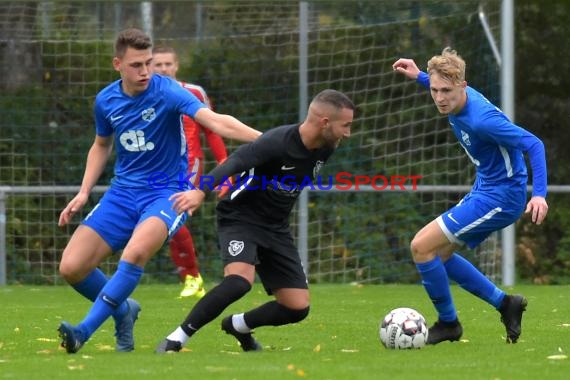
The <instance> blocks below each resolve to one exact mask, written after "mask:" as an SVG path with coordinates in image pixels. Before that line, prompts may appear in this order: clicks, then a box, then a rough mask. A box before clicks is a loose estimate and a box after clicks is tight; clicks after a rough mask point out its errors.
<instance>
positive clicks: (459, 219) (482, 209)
mask: <svg viewBox="0 0 570 380" xmlns="http://www.w3.org/2000/svg"><path fill="white" fill-rule="evenodd" d="M525 206H526V185H525V186H524V187H523V186H517V187H514V186H505V187H495V188H493V189H486V190H473V191H471V192H470V193H469V194H467V195H466V196H465V197H464V198H463V199H462V200H461V201H460V202H459V203H458V204H457V205H456V206H455V207H452V208H451V209H449V210H447V211H446V212H444V213H443V214H441V215H440V216H439V217H438V218H437V219H436V221H437V223H438V224H439V226H440V228H441V229H442V230H443V233H445V235H446V236H447V238H448V239H449V241H450V242H452V243H455V244H458V245H463V244H466V245H467V246H468V247H469V248H475V247H476V246H478V245H479V244H481V242H483V241H484V240H485V239H486V238H487V237H488V236H489V235H490V234H491V233H493V232H495V231H498V230H500V229H503V228H505V227H507V226H509V225H511V224H513V223H514V222H516V221H517V220H518V219H519V218H520V216H521V215H522V213H523V211H524V209H525Z"/></svg>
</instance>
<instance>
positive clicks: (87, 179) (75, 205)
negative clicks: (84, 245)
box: [58, 136, 113, 227]
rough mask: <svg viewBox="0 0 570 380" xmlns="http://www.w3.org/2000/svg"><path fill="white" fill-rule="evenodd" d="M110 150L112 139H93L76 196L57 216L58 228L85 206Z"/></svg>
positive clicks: (98, 137)
mask: <svg viewBox="0 0 570 380" xmlns="http://www.w3.org/2000/svg"><path fill="white" fill-rule="evenodd" d="M112 149H113V140H112V137H101V136H96V137H95V141H94V142H93V145H92V146H91V148H90V149H89V153H88V154H87V163H86V164H85V172H84V174H83V181H82V182H81V188H80V189H79V192H78V193H77V195H76V196H75V197H74V198H73V199H72V200H71V201H70V202H69V203H68V204H67V206H66V207H65V208H64V209H63V211H62V212H61V214H59V221H58V226H60V227H62V226H65V225H66V224H67V223H69V221H70V220H71V219H72V218H73V216H74V215H75V214H77V212H79V210H81V209H82V208H83V206H85V204H86V203H87V200H88V199H89V194H90V193H91V190H92V189H93V187H94V186H95V185H96V184H97V181H98V180H99V177H100V176H101V173H103V170H105V165H106V164H107V161H108V160H109V156H110V155H111V151H112Z"/></svg>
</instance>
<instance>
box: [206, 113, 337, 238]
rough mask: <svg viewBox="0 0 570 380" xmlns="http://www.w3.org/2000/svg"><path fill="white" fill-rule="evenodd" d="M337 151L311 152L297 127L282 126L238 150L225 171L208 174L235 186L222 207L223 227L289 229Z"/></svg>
mask: <svg viewBox="0 0 570 380" xmlns="http://www.w3.org/2000/svg"><path fill="white" fill-rule="evenodd" d="M333 151H334V148H332V147H322V148H319V149H315V150H309V149H307V148H306V147H305V145H304V144H303V142H302V140H301V135H300V134H299V124H294V125H284V126H280V127H276V128H273V129H271V130H269V131H267V132H265V133H263V134H262V135H261V136H260V137H259V138H258V139H257V140H255V141H253V142H251V143H248V144H245V145H242V146H240V147H239V148H238V149H237V150H236V151H235V152H234V153H233V154H231V155H230V157H228V159H227V160H226V162H224V164H223V165H221V166H218V167H217V168H215V169H214V170H212V172H210V173H209V174H208V176H209V177H210V179H212V178H213V181H214V183H220V182H222V183H224V182H225V179H226V178H227V177H229V176H231V175H234V174H238V176H236V181H235V185H234V186H233V187H232V190H231V191H229V192H228V193H227V194H226V196H225V197H224V198H223V199H222V200H221V201H220V202H219V203H218V206H217V214H218V219H219V220H220V221H224V220H227V221H238V222H239V221H241V222H245V223H249V224H255V225H259V226H262V227H265V228H273V229H286V228H288V227H289V215H290V213H291V210H292V209H293V206H294V205H295V202H296V201H297V198H298V197H299V194H300V193H301V191H302V190H303V188H305V187H312V184H313V181H315V180H316V179H317V176H318V173H319V170H320V169H321V167H322V166H323V164H324V163H325V162H326V160H327V159H328V158H329V157H330V155H331V154H332V153H333Z"/></svg>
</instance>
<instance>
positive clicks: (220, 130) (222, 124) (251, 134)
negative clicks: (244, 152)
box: [194, 108, 261, 142]
mask: <svg viewBox="0 0 570 380" xmlns="http://www.w3.org/2000/svg"><path fill="white" fill-rule="evenodd" d="M194 120H196V121H197V122H198V123H200V124H202V125H203V126H204V127H206V128H209V129H211V130H212V131H214V132H215V133H217V134H218V135H220V136H222V137H226V138H229V139H234V140H238V141H245V142H250V141H253V140H255V139H256V138H258V137H259V136H260V135H261V132H259V131H258V130H256V129H253V128H251V127H248V126H247V125H245V124H244V123H242V122H241V121H239V120H238V119H236V118H235V117H233V116H230V115H224V114H219V113H216V112H214V111H212V110H211V109H209V108H200V109H199V110H198V111H197V112H196V115H195V116H194Z"/></svg>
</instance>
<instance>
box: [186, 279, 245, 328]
mask: <svg viewBox="0 0 570 380" xmlns="http://www.w3.org/2000/svg"><path fill="white" fill-rule="evenodd" d="M250 289H251V285H250V283H249V282H248V281H247V280H246V279H245V278H243V277H241V276H238V275H229V276H227V277H224V279H223V280H222V282H221V283H220V284H219V285H218V286H216V287H215V288H212V289H211V290H209V291H208V292H207V293H206V295H205V296H204V297H203V298H202V299H200V301H198V303H196V305H195V306H194V307H193V308H192V310H191V311H190V313H189V314H188V316H187V317H186V319H185V320H184V322H183V323H182V324H181V325H180V327H181V328H182V330H184V332H185V333H186V335H188V336H192V335H193V334H194V333H195V332H196V331H198V330H199V329H200V328H201V327H202V326H204V325H205V324H207V323H209V322H211V321H213V320H214V319H216V318H217V317H218V316H219V315H220V314H221V313H222V311H224V309H225V308H226V307H228V306H229V305H231V304H232V303H234V302H235V301H237V300H238V299H240V298H241V297H243V296H244V295H245V294H246V293H247V292H249V290H250Z"/></svg>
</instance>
